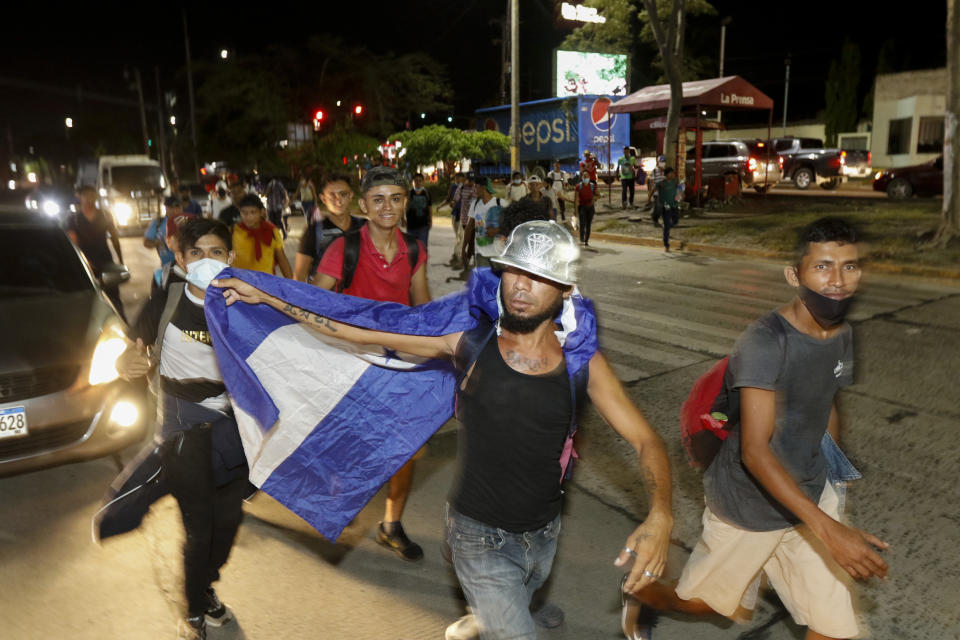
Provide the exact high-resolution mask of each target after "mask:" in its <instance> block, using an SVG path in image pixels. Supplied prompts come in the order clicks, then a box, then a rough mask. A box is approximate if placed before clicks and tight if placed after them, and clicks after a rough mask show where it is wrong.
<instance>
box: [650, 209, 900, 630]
mask: <svg viewBox="0 0 960 640" xmlns="http://www.w3.org/2000/svg"><path fill="white" fill-rule="evenodd" d="M856 243H857V235H856V232H855V231H854V229H853V228H852V227H850V226H849V225H848V224H847V223H845V222H844V221H842V220H838V219H831V218H824V219H822V220H818V221H816V222H814V223H812V224H811V225H810V226H808V227H807V228H806V229H804V230H803V231H802V232H801V234H800V238H799V243H798V250H797V257H796V260H795V262H794V264H793V265H791V266H788V267H786V269H785V270H784V275H785V276H786V279H787V283H788V284H790V286H792V287H794V288H795V289H797V296H796V297H795V298H794V299H793V300H792V301H790V302H789V303H787V304H786V305H784V306H782V307H780V308H779V309H777V310H776V311H774V312H771V313H770V314H768V315H767V316H765V317H763V318H761V319H760V320H758V321H757V322H755V323H753V324H752V325H750V327H748V328H747V330H746V331H744V333H743V334H742V335H741V336H740V338H739V339H738V340H737V342H736V345H735V346H734V349H733V353H732V354H731V355H730V361H729V365H728V368H727V372H726V379H725V386H726V388H727V389H728V390H729V392H732V393H739V400H740V415H739V424H736V425H735V426H733V427H732V429H731V434H730V436H729V437H728V438H727V439H726V440H724V442H723V445H722V447H721V448H720V451H719V452H718V453H717V456H716V458H714V460H713V462H712V463H711V464H710V466H709V467H708V468H707V470H706V473H705V475H704V492H705V494H706V502H707V508H706V510H705V512H704V515H703V533H702V534H701V538H700V541H699V542H698V543H697V545H696V547H695V548H694V550H693V553H692V554H691V555H690V558H689V560H688V562H687V564H686V566H685V567H684V570H683V573H682V575H681V577H680V581H679V583H678V584H677V585H676V588H674V587H673V585H667V584H663V583H656V584H653V585H651V586H650V587H648V588H646V589H644V590H643V591H641V592H640V594H639V596H638V598H639V600H640V601H641V602H643V603H644V604H646V605H649V606H650V607H652V608H655V609H658V610H673V611H682V612H685V613H693V614H711V613H719V614H721V615H724V616H726V617H728V618H732V619H734V620H738V621H742V620H743V619H744V618H748V617H749V615H750V614H751V613H752V610H753V608H754V606H755V604H756V600H757V588H758V586H759V583H760V578H761V573H763V574H765V575H766V577H767V579H768V580H769V582H770V584H771V585H772V586H773V587H774V589H776V591H777V595H778V596H779V597H780V600H781V601H782V602H783V603H784V605H785V606H786V607H787V609H788V610H789V611H790V613H791V615H792V616H793V618H794V620H795V621H796V623H797V624H799V625H804V626H806V627H807V634H806V640H819V639H821V638H827V639H829V638H851V637H854V636H857V635H858V634H859V633H860V629H859V628H858V624H857V619H856V612H855V610H854V606H853V597H852V581H853V579H863V580H866V579H869V578H871V577H873V576H876V577H880V578H884V577H885V576H886V574H887V564H886V562H884V560H883V559H882V558H881V557H880V555H879V554H878V553H877V550H883V549H886V548H887V546H888V545H887V543H885V542H883V541H882V540H880V539H878V538H876V537H875V536H873V535H871V534H869V533H866V532H864V531H861V530H859V529H856V528H853V527H850V526H847V525H845V524H843V523H841V522H840V521H839V517H840V509H839V501H838V496H837V495H836V493H835V491H834V489H833V487H832V485H831V484H830V483H828V482H827V475H828V473H827V471H828V470H827V466H828V461H827V460H826V457H825V455H824V449H822V446H823V445H822V441H823V440H824V433H825V432H829V434H830V435H831V436H832V438H833V439H834V440H839V436H840V434H839V427H840V420H839V416H838V413H837V408H836V404H835V399H836V396H837V392H838V391H839V390H840V388H841V387H844V386H847V385H850V384H852V383H853V346H852V340H851V328H850V325H849V324H847V323H846V322H845V321H844V317H845V315H846V312H847V309H848V308H849V306H850V303H851V302H852V301H853V296H854V293H855V292H856V290H857V287H858V286H859V282H860V264H859V252H858V248H857V244H856ZM733 422H734V419H733V418H731V424H732V423H733ZM828 451H829V449H828ZM641 637H643V636H641ZM647 637H649V636H647Z"/></svg>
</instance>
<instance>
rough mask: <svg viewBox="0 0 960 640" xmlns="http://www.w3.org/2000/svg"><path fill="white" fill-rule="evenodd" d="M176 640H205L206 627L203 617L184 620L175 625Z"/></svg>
mask: <svg viewBox="0 0 960 640" xmlns="http://www.w3.org/2000/svg"><path fill="white" fill-rule="evenodd" d="M177 638H178V640H207V625H206V623H205V622H204V619H203V616H193V617H188V618H184V619H183V620H181V621H180V623H179V624H178V625H177Z"/></svg>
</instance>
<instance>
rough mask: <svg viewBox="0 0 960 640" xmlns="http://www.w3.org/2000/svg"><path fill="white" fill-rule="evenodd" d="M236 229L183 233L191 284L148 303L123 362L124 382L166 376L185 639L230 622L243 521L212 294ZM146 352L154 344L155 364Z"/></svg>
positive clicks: (189, 227)
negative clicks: (234, 554) (229, 591)
mask: <svg viewBox="0 0 960 640" xmlns="http://www.w3.org/2000/svg"><path fill="white" fill-rule="evenodd" d="M231 241H232V238H231V234H230V230H229V229H228V228H227V227H226V225H224V224H223V223H221V222H219V221H218V220H212V219H207V218H200V217H192V218H190V219H189V220H188V221H187V222H186V223H185V224H184V225H183V227H182V228H180V230H179V243H178V245H177V246H178V248H177V251H176V252H175V253H176V262H177V264H178V265H179V266H180V268H181V269H183V270H184V271H185V272H186V274H187V282H186V283H183V282H176V283H171V284H170V285H169V287H167V288H165V289H164V288H158V289H156V290H154V292H153V293H152V294H151V296H150V298H149V300H147V303H146V304H145V305H144V308H143V310H142V311H141V312H140V316H139V317H138V318H137V320H136V322H134V324H133V325H132V327H131V331H130V334H129V335H130V338H131V340H135V343H130V344H128V346H127V349H126V350H125V351H124V353H123V354H122V355H121V356H120V358H119V359H118V360H117V371H118V372H119V373H120V375H121V376H122V377H123V378H124V379H126V380H132V379H135V378H140V377H143V376H146V375H148V374H149V372H150V371H151V370H152V369H153V367H154V365H155V364H156V365H157V372H158V375H159V398H158V400H159V407H160V411H159V413H160V416H161V417H160V437H161V438H162V440H163V443H162V445H161V447H160V461H161V468H162V470H163V481H164V482H165V484H166V486H167V487H168V488H169V490H170V492H171V493H172V494H173V496H174V498H176V500H177V504H178V505H179V507H180V514H181V516H182V520H183V526H184V529H185V530H186V542H185V544H184V547H183V563H184V577H185V584H184V588H185V591H186V599H187V615H186V617H185V619H184V620H182V621H181V622H180V626H179V637H180V638H184V639H191V640H204V639H205V638H206V637H207V626H208V625H210V626H216V627H219V626H222V625H224V624H226V623H227V622H228V621H230V620H231V619H232V618H233V613H232V611H230V609H229V608H228V607H227V606H226V605H224V604H223V603H222V602H220V599H219V598H218V597H217V593H216V591H214V589H213V586H212V584H213V583H214V582H216V581H217V580H219V578H220V569H221V568H222V567H223V565H224V564H226V562H227V558H228V557H229V555H230V549H231V548H232V547H233V542H234V538H235V537H236V533H237V530H238V529H239V527H240V522H241V520H242V519H243V498H244V497H245V496H246V495H247V493H248V487H249V482H248V481H247V473H248V471H247V461H246V457H245V456H244V452H243V443H242V442H241V441H240V434H239V433H238V431H237V422H236V420H235V419H234V417H233V410H232V409H231V407H230V400H229V399H228V397H227V392H226V387H224V384H223V378H222V376H221V374H220V368H219V366H218V364H217V359H216V356H215V355H214V352H213V346H212V344H213V343H212V342H211V339H210V332H209V330H208V328H207V320H206V316H205V315H204V310H203V304H204V298H205V296H206V290H207V286H208V285H209V284H210V280H212V279H213V277H214V276H215V275H217V273H218V272H220V271H221V270H223V269H225V268H226V267H227V266H228V265H229V264H230V263H231V262H233V258H234V254H233V251H232V250H231ZM145 345H153V350H152V352H151V353H150V354H149V355H148V353H147V351H146V347H145Z"/></svg>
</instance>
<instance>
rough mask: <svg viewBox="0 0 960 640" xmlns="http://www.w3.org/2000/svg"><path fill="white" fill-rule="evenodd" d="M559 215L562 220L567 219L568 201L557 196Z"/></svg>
mask: <svg viewBox="0 0 960 640" xmlns="http://www.w3.org/2000/svg"><path fill="white" fill-rule="evenodd" d="M558 193H559V192H558ZM557 215H558V216H560V219H561V220H566V219H567V203H566V202H565V201H564V200H561V199H560V198H557Z"/></svg>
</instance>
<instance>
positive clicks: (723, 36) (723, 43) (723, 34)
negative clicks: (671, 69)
mask: <svg viewBox="0 0 960 640" xmlns="http://www.w3.org/2000/svg"><path fill="white" fill-rule="evenodd" d="M731 22H733V18H731V17H730V16H724V17H723V18H722V19H721V20H720V75H718V76H717V77H718V78H722V77H723V57H724V53H725V52H726V50H727V25H728V24H730V23H731ZM697 117H698V118H699V117H700V116H697ZM722 120H723V112H722V111H719V110H718V111H717V122H721V121H722ZM719 137H720V130H719V129H717V138H719Z"/></svg>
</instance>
